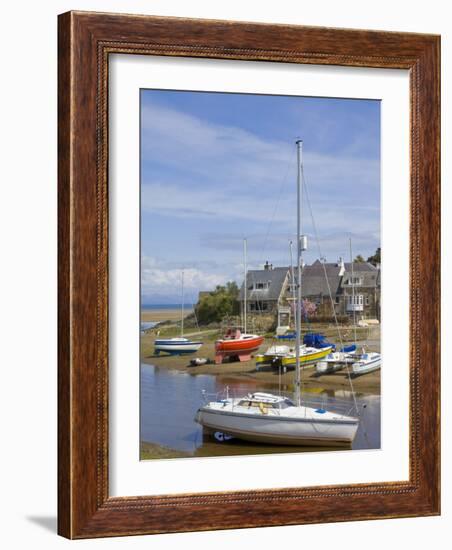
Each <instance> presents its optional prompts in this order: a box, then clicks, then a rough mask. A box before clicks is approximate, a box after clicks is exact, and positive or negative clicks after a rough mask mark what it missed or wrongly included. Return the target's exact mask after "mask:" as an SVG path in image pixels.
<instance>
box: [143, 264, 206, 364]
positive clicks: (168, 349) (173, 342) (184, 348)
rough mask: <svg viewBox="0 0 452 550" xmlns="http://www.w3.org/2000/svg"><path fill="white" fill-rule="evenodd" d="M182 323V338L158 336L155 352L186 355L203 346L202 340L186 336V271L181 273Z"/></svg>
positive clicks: (157, 353) (156, 353)
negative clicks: (195, 340) (194, 339)
mask: <svg viewBox="0 0 452 550" xmlns="http://www.w3.org/2000/svg"><path fill="white" fill-rule="evenodd" d="M181 287H182V292H181V324H180V338H158V339H156V340H155V342H154V353H155V355H159V354H160V352H165V353H169V354H170V355H185V354H188V353H195V352H196V351H198V350H199V348H200V347H201V346H202V342H193V341H192V340H190V339H188V338H184V318H185V313H184V306H185V304H184V302H185V296H184V271H183V270H182V275H181Z"/></svg>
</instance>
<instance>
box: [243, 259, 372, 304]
mask: <svg viewBox="0 0 452 550" xmlns="http://www.w3.org/2000/svg"><path fill="white" fill-rule="evenodd" d="M324 265H325V269H324V266H323V265H322V262H320V260H316V261H315V262H314V263H313V264H312V265H305V266H304V268H303V274H302V295H303V296H320V295H323V296H328V294H329V292H328V284H327V281H326V279H325V271H326V276H327V278H328V282H329V285H330V289H331V293H332V295H333V296H334V295H336V294H338V293H340V292H342V290H343V289H344V288H351V285H349V284H347V281H348V279H349V277H351V274H352V269H351V266H352V264H351V263H350V262H345V263H344V268H345V272H344V275H343V277H341V276H339V272H340V266H339V265H338V263H336V262H334V263H325V264H324ZM288 274H289V268H288V267H274V268H273V269H270V270H265V269H260V270H253V271H249V272H248V281H247V282H248V285H247V288H248V293H247V299H248V300H250V301H252V300H257V301H263V300H265V301H276V300H278V299H279V296H280V294H281V291H282V287H283V284H284V282H285V280H286V277H287V276H288ZM353 275H354V276H355V277H360V278H361V279H362V284H361V285H360V288H369V287H371V288H373V287H375V286H378V285H379V284H380V270H379V269H378V268H376V267H375V266H374V265H372V264H370V263H368V262H363V263H354V264H353ZM288 281H289V282H290V275H289V278H288ZM256 282H262V283H265V282H269V283H270V286H269V288H268V289H267V290H252V289H253V285H254V283H256ZM356 288H358V287H356ZM240 300H243V284H242V288H241V289H240Z"/></svg>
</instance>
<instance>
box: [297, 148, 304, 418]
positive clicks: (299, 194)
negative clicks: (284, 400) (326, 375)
mask: <svg viewBox="0 0 452 550" xmlns="http://www.w3.org/2000/svg"><path fill="white" fill-rule="evenodd" d="M296 144H297V283H298V284H297V307H296V317H295V323H296V325H295V334H296V339H295V359H296V362H295V405H296V406H297V407H299V406H300V405H301V373H300V346H301V260H302V254H301V248H302V247H301V215H302V199H303V197H302V188H301V187H302V186H301V163H302V147H303V141H302V140H301V139H298V140H297V141H296Z"/></svg>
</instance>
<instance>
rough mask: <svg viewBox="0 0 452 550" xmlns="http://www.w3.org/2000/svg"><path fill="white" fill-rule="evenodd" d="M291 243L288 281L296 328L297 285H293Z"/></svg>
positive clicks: (290, 245) (290, 243)
mask: <svg viewBox="0 0 452 550" xmlns="http://www.w3.org/2000/svg"><path fill="white" fill-rule="evenodd" d="M292 245H293V243H292V241H289V253H290V280H291V282H292V302H293V305H294V308H293V318H294V325H295V327H296V326H297V285H296V283H295V271H294V267H293V253H292Z"/></svg>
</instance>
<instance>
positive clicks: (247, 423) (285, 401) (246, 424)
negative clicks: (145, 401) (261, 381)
mask: <svg viewBox="0 0 452 550" xmlns="http://www.w3.org/2000/svg"><path fill="white" fill-rule="evenodd" d="M195 420H196V422H198V423H199V424H201V425H202V426H203V428H205V429H206V431H208V432H214V433H215V432H220V433H221V434H226V435H227V436H232V437H236V438H238V439H244V440H246V441H256V442H259V443H269V444H272V445H298V446H303V445H306V446H309V445H315V446H320V447H343V446H349V445H351V443H352V441H353V439H354V437H355V435H356V431H357V429H358V419H357V418H353V417H351V416H347V415H344V414H340V413H336V412H330V411H326V410H325V409H322V408H313V407H304V406H302V405H299V406H297V405H295V404H294V402H293V401H292V400H291V399H289V398H287V397H283V396H279V395H273V394H268V393H259V392H256V393H250V394H248V395H245V396H243V397H240V398H227V399H222V400H219V401H214V402H210V403H207V404H206V405H205V406H203V407H201V408H200V409H199V410H198V412H197V413H196V417H195Z"/></svg>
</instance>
